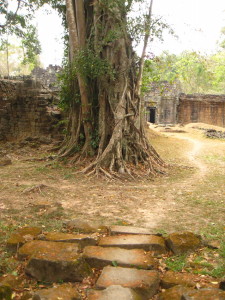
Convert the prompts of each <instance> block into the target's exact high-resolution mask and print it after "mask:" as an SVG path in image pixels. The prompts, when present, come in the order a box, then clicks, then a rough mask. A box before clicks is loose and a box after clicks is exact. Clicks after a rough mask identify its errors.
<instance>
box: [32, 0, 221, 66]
mask: <svg viewBox="0 0 225 300" xmlns="http://www.w3.org/2000/svg"><path fill="white" fill-rule="evenodd" d="M153 14H154V15H157V16H162V17H163V18H164V20H165V21H166V22H167V23H169V24H170V25H171V26H172V28H173V29H174V31H175V34H176V35H178V39H177V40H176V39H175V38H174V37H172V36H170V35H168V34H165V36H164V42H163V43H161V42H158V41H154V42H153V43H151V44H150V46H149V52H152V53H154V54H155V55H160V54H161V53H162V52H163V51H169V52H170V53H175V54H179V53H181V52H182V51H185V50H190V51H191V50H193V51H200V52H202V53H205V54H211V53H213V52H215V51H216V50H218V40H219V39H220V35H221V33H220V31H221V29H222V27H225V0H214V1H210V0H154V2H153ZM36 26H37V28H38V33H39V38H40V41H41V44H42V54H41V61H42V63H43V65H44V66H45V67H46V66H48V65H49V64H53V65H55V64H57V65H60V63H61V61H62V56H63V41H62V36H63V28H62V26H61V20H60V18H59V17H58V16H57V13H56V12H51V13H50V14H48V15H46V14H45V15H44V14H43V11H42V12H38V13H37V18H36Z"/></svg>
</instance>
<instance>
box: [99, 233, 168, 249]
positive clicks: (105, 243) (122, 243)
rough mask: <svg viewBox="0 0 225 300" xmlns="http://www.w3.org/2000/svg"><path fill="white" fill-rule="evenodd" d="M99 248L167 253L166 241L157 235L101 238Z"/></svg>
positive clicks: (126, 235)
mask: <svg viewBox="0 0 225 300" xmlns="http://www.w3.org/2000/svg"><path fill="white" fill-rule="evenodd" d="M98 245H99V246H102V247H119V248H125V249H143V250H145V251H157V252H158V253H165V252H166V244H165V240H164V239H163V238H162V237H160V236H156V235H130V234H124V235H118V236H109V237H103V238H100V240H99V243H98Z"/></svg>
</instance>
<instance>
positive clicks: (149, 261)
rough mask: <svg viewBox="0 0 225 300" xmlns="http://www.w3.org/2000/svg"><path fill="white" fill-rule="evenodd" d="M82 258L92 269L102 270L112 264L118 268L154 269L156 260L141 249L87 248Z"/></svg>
mask: <svg viewBox="0 0 225 300" xmlns="http://www.w3.org/2000/svg"><path fill="white" fill-rule="evenodd" d="M83 255H84V258H85V260H86V261H87V263H88V264H89V265H90V266H91V267H93V268H103V267H105V266H108V265H112V264H113V263H114V264H116V265H118V266H120V267H127V268H130V267H135V268H142V269H149V270H150V269H154V268H156V266H157V262H156V260H155V259H154V258H153V257H152V256H151V255H150V254H149V253H146V252H145V251H144V250H142V249H133V250H125V249H121V248H116V247H107V248H104V247H99V246H89V247H85V248H84V252H83Z"/></svg>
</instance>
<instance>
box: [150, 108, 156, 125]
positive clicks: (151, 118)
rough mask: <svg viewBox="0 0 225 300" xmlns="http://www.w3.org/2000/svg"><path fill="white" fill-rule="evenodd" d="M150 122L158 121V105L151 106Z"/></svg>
mask: <svg viewBox="0 0 225 300" xmlns="http://www.w3.org/2000/svg"><path fill="white" fill-rule="evenodd" d="M149 122H150V123H153V124H155V122H156V107H150V108H149Z"/></svg>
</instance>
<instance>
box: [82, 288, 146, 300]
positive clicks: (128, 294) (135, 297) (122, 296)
mask: <svg viewBox="0 0 225 300" xmlns="http://www.w3.org/2000/svg"><path fill="white" fill-rule="evenodd" d="M87 299H88V300H116V299H117V300H142V299H143V298H142V296H141V295H139V294H138V293H136V292H135V291H133V290H132V289H129V288H124V287H122V286H119V285H111V286H109V287H108V288H106V289H105V290H103V291H94V290H92V291H90V292H89V293H88V298H87Z"/></svg>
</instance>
